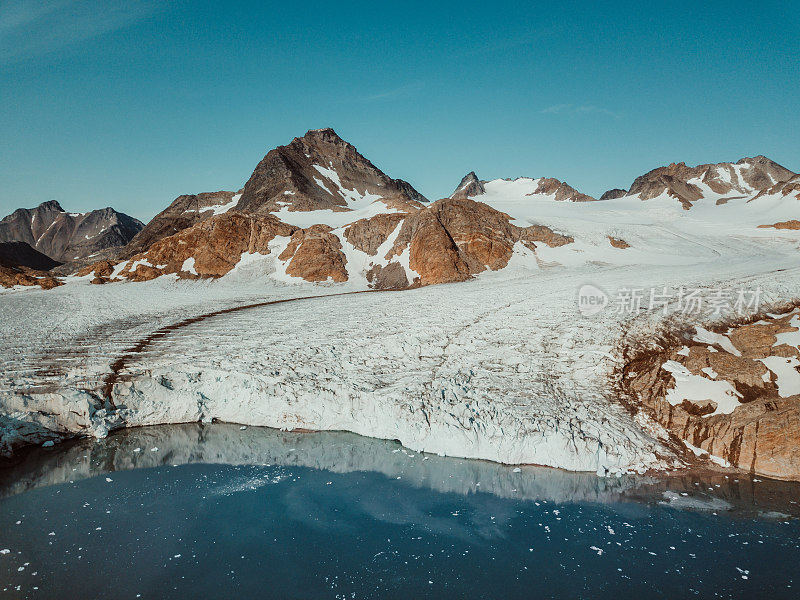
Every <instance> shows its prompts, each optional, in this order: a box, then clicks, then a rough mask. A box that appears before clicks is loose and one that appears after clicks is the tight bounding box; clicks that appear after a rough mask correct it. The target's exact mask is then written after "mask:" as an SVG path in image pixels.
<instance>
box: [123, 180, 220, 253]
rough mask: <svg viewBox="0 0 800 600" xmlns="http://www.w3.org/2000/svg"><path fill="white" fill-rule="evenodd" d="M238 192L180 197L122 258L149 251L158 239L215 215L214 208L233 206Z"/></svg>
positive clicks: (140, 233)
mask: <svg viewBox="0 0 800 600" xmlns="http://www.w3.org/2000/svg"><path fill="white" fill-rule="evenodd" d="M234 195H235V192H204V193H202V194H189V195H184V196H178V197H177V198H175V200H174V201H173V202H172V204H170V205H169V206H168V207H167V208H165V209H164V210H162V211H161V212H160V213H158V214H157V215H156V216H155V217H153V219H152V220H151V221H150V222H149V223H148V224H147V225H146V226H145V227H144V229H142V230H141V231H140V232H139V233H137V234H136V236H135V237H134V238H133V239H132V240H131V241H130V242H129V243H128V245H127V246H125V248H124V249H123V250H122V251H121V253H120V255H119V257H120V258H123V259H124V258H130V257H131V256H133V255H135V254H139V253H141V252H144V251H145V250H147V249H148V248H149V247H150V246H152V245H153V244H154V243H156V242H157V241H159V240H162V239H164V238H165V237H168V236H170V235H173V234H176V233H178V232H179V231H182V230H184V229H186V228H187V227H191V226H192V225H196V224H197V223H199V222H200V221H205V220H206V219H209V218H211V217H213V216H214V209H219V208H220V207H222V206H225V205H226V204H228V203H230V202H231V200H232V199H233V196H234Z"/></svg>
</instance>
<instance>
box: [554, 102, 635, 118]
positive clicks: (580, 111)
mask: <svg viewBox="0 0 800 600" xmlns="http://www.w3.org/2000/svg"><path fill="white" fill-rule="evenodd" d="M539 112H540V113H541V114H543V115H588V114H596V115H606V116H609V117H613V118H615V119H619V118H620V115H619V113H616V112H614V111H613V110H609V109H608V108H603V107H602V106H595V105H594V104H554V105H553V106H548V107H547V108H543V109H542V110H540V111H539Z"/></svg>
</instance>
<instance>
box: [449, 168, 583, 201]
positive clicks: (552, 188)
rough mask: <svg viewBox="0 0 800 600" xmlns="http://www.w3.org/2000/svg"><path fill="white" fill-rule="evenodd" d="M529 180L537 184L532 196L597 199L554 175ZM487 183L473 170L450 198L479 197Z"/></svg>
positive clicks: (569, 199)
mask: <svg viewBox="0 0 800 600" xmlns="http://www.w3.org/2000/svg"><path fill="white" fill-rule="evenodd" d="M522 179H525V180H528V178H525V177H523V178H522ZM506 181H510V180H506ZM528 181H531V182H532V183H534V184H535V186H536V187H535V188H534V189H533V191H532V192H531V193H530V194H529V195H530V196H533V195H537V196H538V195H545V196H552V198H553V199H554V200H556V201H558V202H593V201H594V200H595V198H592V197H591V196H588V195H587V194H583V193H581V192H579V191H578V190H576V189H575V188H574V187H572V186H571V185H569V184H568V183H566V182H563V181H560V180H558V179H554V178H552V177H540V178H539V179H530V180H528ZM487 183H491V182H488V181H481V180H479V179H478V176H477V175H475V172H474V171H472V172H471V173H469V174H467V175H466V176H465V177H464V178H463V179H462V180H461V183H459V184H458V187H457V188H456V189H455V191H454V192H453V193H452V194H451V195H450V198H451V199H452V200H466V199H468V198H472V199H475V198H478V197H479V196H481V195H482V194H485V193H486V187H485V184H487Z"/></svg>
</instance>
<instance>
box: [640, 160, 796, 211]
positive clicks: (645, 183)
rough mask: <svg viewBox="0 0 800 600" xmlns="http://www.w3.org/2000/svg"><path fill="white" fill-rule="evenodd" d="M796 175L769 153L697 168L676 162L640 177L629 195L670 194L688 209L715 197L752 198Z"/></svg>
mask: <svg viewBox="0 0 800 600" xmlns="http://www.w3.org/2000/svg"><path fill="white" fill-rule="evenodd" d="M795 175H796V174H795V173H793V172H792V171H790V170H789V169H787V168H785V167H782V166H781V165H779V164H778V163H776V162H774V161H772V160H770V159H769V158H767V157H766V156H756V157H753V158H743V159H741V160H739V161H737V162H735V163H717V164H707V165H698V166H696V167H688V166H686V164H685V163H672V164H671V165H669V166H666V167H659V168H657V169H653V170H652V171H650V172H648V173H645V174H644V175H642V176H640V177H637V178H636V180H635V181H634V182H633V184H632V185H631V187H630V189H629V190H628V193H627V194H626V195H627V196H635V197H637V198H639V199H640V200H652V199H656V198H659V197H663V196H669V197H671V198H674V199H676V200H677V201H678V202H680V203H681V205H682V206H683V208H685V209H687V210H688V209H690V208H692V206H693V205H694V203H696V202H697V201H699V200H703V199H713V200H714V201H716V202H718V203H719V204H722V203H724V202H727V201H729V200H735V199H740V198H748V199H751V198H753V197H755V196H757V195H759V194H761V193H762V192H764V191H765V190H768V189H770V188H773V187H775V186H778V185H780V184H782V183H785V182H787V181H789V180H790V179H792V178H793V177H795Z"/></svg>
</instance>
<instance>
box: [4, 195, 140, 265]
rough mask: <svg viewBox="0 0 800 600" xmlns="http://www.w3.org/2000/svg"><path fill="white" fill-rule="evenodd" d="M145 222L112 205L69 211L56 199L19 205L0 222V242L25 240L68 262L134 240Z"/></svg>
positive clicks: (56, 258)
mask: <svg viewBox="0 0 800 600" xmlns="http://www.w3.org/2000/svg"><path fill="white" fill-rule="evenodd" d="M143 227H144V224H143V223H142V222H141V221H138V220H137V219H134V218H133V217H129V216H128V215H126V214H123V213H120V212H117V211H116V210H114V209H113V208H102V209H98V210H93V211H91V212H87V213H68V212H66V211H64V209H63V208H61V205H60V204H59V203H58V202H56V201H55V200H50V201H49V202H43V203H42V204H40V205H39V206H37V207H36V208H30V209H29V208H19V209H17V210H15V211H14V212H13V213H12V214H10V215H8V216H7V217H5V218H4V219H3V220H2V221H0V242H13V241H17V242H25V243H26V244H28V245H29V246H31V247H32V248H34V249H35V250H38V251H39V252H41V253H42V254H44V255H46V256H48V257H50V258H51V259H53V260H55V261H58V262H62V263H66V262H74V261H81V260H85V259H90V258H93V257H95V256H96V255H97V254H99V253H100V252H102V251H104V250H107V249H109V248H119V247H121V246H124V245H125V244H127V243H128V242H130V241H131V239H132V238H133V236H135V235H136V234H137V233H138V232H139V231H140V230H141V229H142V228H143Z"/></svg>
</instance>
